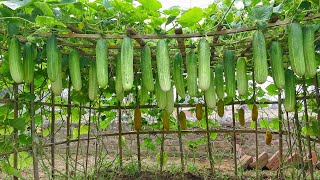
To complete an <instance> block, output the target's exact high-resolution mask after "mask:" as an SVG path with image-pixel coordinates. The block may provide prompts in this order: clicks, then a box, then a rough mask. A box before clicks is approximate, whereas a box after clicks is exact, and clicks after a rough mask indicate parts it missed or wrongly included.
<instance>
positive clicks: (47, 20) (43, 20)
mask: <svg viewBox="0 0 320 180" xmlns="http://www.w3.org/2000/svg"><path fill="white" fill-rule="evenodd" d="M36 23H37V24H38V25H40V26H49V27H52V26H63V27H66V25H65V24H63V23H62V22H60V21H57V20H56V19H54V18H53V17H49V16H37V18H36Z"/></svg>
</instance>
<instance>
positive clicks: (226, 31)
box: [34, 14, 320, 39]
mask: <svg viewBox="0 0 320 180" xmlns="http://www.w3.org/2000/svg"><path fill="white" fill-rule="evenodd" d="M319 17H320V14H314V15H310V16H306V17H305V18H304V19H303V20H302V21H309V20H313V19H317V18H319ZM291 22H292V20H285V21H277V22H275V23H269V24H267V26H266V27H267V28H268V29H269V28H273V27H278V26H284V25H287V24H290V23H291ZM256 29H257V27H256V26H251V27H243V28H238V29H224V30H221V31H216V32H208V33H189V34H164V35H158V34H137V35H131V36H130V38H132V39H160V38H194V37H205V36H206V37H209V36H222V35H227V34H237V33H244V32H249V31H253V30H256ZM50 35H51V33H43V34H35V35H34V36H35V37H48V36H50ZM56 36H57V37H58V38H86V39H99V38H105V39H122V38H124V37H127V35H126V34H104V35H101V34H78V33H69V34H57V35H56Z"/></svg>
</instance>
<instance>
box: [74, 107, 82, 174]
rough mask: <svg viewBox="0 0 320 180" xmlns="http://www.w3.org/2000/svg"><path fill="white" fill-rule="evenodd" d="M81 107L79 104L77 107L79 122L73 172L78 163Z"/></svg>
mask: <svg viewBox="0 0 320 180" xmlns="http://www.w3.org/2000/svg"><path fill="white" fill-rule="evenodd" d="M81 113H82V108H81V104H80V107H79V122H78V133H77V134H78V138H77V139H78V141H77V150H76V163H75V165H74V169H75V170H74V172H75V174H77V165H78V154H79V146H80V127H81V117H82V114H81Z"/></svg>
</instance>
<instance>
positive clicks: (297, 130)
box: [294, 104, 306, 179]
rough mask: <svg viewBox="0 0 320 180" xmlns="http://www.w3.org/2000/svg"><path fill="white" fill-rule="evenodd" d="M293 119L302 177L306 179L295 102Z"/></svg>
mask: <svg viewBox="0 0 320 180" xmlns="http://www.w3.org/2000/svg"><path fill="white" fill-rule="evenodd" d="M294 120H295V124H296V128H297V129H296V132H297V133H296V134H297V138H298V149H299V154H300V155H299V158H301V164H302V172H303V179H306V172H305V165H304V162H303V158H302V157H303V150H302V141H301V126H300V123H299V118H298V105H297V104H296V107H295V111H294ZM298 179H300V175H299V176H298Z"/></svg>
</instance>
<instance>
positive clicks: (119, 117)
mask: <svg viewBox="0 0 320 180" xmlns="http://www.w3.org/2000/svg"><path fill="white" fill-rule="evenodd" d="M118 113H119V116H118V120H119V122H118V129H119V130H118V131H119V140H118V141H119V162H120V169H122V124H121V107H120V101H119V102H118Z"/></svg>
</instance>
